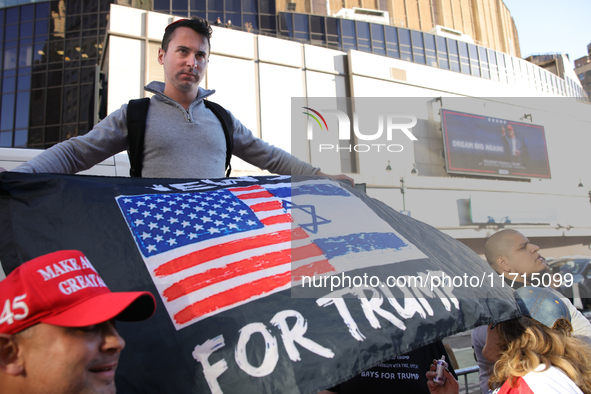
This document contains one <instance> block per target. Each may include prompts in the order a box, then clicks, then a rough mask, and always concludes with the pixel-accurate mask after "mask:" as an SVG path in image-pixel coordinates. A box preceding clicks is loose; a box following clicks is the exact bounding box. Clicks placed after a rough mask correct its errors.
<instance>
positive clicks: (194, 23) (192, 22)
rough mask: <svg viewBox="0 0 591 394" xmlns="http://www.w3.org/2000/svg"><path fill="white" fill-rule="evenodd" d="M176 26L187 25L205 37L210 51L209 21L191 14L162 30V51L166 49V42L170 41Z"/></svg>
mask: <svg viewBox="0 0 591 394" xmlns="http://www.w3.org/2000/svg"><path fill="white" fill-rule="evenodd" d="M178 27H188V28H190V29H193V30H194V31H195V32H196V33H199V34H201V35H202V36H204V37H205V38H207V46H208V47H209V52H210V53H211V43H210V42H209V40H210V39H211V33H212V31H211V26H209V22H207V21H206V20H205V19H203V18H199V17H198V16H193V17H191V18H190V19H180V20H178V21H176V22H173V23H171V24H170V25H168V26H167V27H166V29H165V30H164V36H163V37H162V49H163V50H164V52H166V51H168V44H169V43H170V40H172V34H173V33H174V31H175V30H176V29H177V28H178Z"/></svg>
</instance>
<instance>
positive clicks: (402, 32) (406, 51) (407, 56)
mask: <svg viewBox="0 0 591 394" xmlns="http://www.w3.org/2000/svg"><path fill="white" fill-rule="evenodd" d="M398 37H399V38H400V58H401V59H402V60H407V61H409V62H412V52H411V46H410V30H407V29H398Z"/></svg>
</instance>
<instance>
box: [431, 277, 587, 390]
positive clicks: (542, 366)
mask: <svg viewBox="0 0 591 394" xmlns="http://www.w3.org/2000/svg"><path fill="white" fill-rule="evenodd" d="M515 299H516V301H517V305H518V306H519V309H520V310H521V313H522V315H523V316H522V317H521V318H519V319H515V320H509V321H505V322H502V323H498V324H493V325H491V326H489V329H488V335H487V340H486V345H485V346H484V349H483V351H482V354H483V355H484V356H485V357H486V358H488V359H489V360H491V361H496V363H495V367H494V373H493V375H492V377H491V378H490V380H489V387H491V388H493V387H498V386H499V385H501V384H502V386H501V387H500V388H499V389H496V390H495V391H494V393H495V394H497V393H498V394H532V393H535V394H538V393H556V394H571V393H572V394H580V393H584V394H591V346H589V345H588V344H587V343H586V342H585V341H583V340H582V339H579V338H576V337H573V336H572V335H571V332H572V326H571V323H570V313H569V311H568V308H567V307H566V305H564V303H563V302H562V300H561V295H560V294H559V293H557V292H556V291H555V290H553V289H550V288H537V287H522V288H520V289H519V290H517V291H516V292H515ZM434 369H435V367H434V366H431V371H429V372H427V379H429V381H428V383H427V384H428V386H429V390H430V391H431V393H442V394H457V393H458V392H459V387H458V385H457V383H456V382H454V381H450V382H448V383H450V384H445V385H437V384H435V383H434V382H433V377H434V376H435V372H433V371H434ZM445 376H446V378H447V379H448V380H449V379H450V377H451V375H450V374H448V373H446V374H445ZM452 379H453V378H452Z"/></svg>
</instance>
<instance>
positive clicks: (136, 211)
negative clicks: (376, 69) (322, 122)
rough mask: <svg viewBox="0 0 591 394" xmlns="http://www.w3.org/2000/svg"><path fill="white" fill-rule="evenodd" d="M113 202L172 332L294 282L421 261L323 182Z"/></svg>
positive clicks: (345, 193) (347, 197) (344, 194)
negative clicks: (166, 313) (324, 275)
mask: <svg viewBox="0 0 591 394" xmlns="http://www.w3.org/2000/svg"><path fill="white" fill-rule="evenodd" d="M117 203H118V205H119V207H120V209H121V212H122V213H123V216H124V217H125V219H126V222H127V224H128V226H129V228H130V230H131V232H132V234H133V237H134V239H135V241H136V244H137V246H138V249H139V250H140V252H141V254H142V257H143V259H144V262H145V264H146V266H147V268H148V271H149V272H150V275H151V277H152V279H153V281H154V284H155V285H156V288H157V289H158V292H159V294H160V296H161V297H162V299H163V301H164V304H165V306H166V309H167V311H168V313H169V315H170V317H171V319H172V321H173V323H174V325H175V327H176V328H177V330H178V329H181V328H183V327H185V326H187V325H190V324H193V323H196V322H198V321H200V320H203V319H205V318H207V317H209V316H211V315H214V314H217V313H220V312H222V311H225V310H228V309H232V308H234V307H236V306H239V305H242V304H245V303H248V302H251V301H253V300H255V299H258V298H261V297H266V296H268V295H270V294H273V293H275V292H278V291H282V290H285V289H288V288H289V287H290V285H291V283H292V281H294V282H297V281H298V280H299V279H300V278H301V276H302V275H307V276H312V275H319V274H333V273H339V272H343V271H349V270H352V269H355V268H361V267H369V266H375V265H383V264H391V263H395V262H400V261H405V260H411V259H419V258H425V257H426V256H425V255H424V254H423V253H422V252H421V251H419V250H418V249H417V248H416V247H414V246H413V245H412V244H410V243H409V242H408V241H406V240H405V239H404V238H403V237H402V236H400V235H399V234H397V233H396V232H395V231H394V230H393V229H392V227H391V226H389V225H387V224H386V223H385V222H384V221H383V220H382V219H380V218H379V217H378V216H377V215H376V214H375V213H374V212H373V211H371V209H369V208H368V207H367V206H366V205H365V204H364V203H363V202H361V201H360V200H359V199H358V198H356V197H355V196H353V195H351V194H350V193H349V192H348V191H346V190H345V189H344V188H343V187H341V186H340V185H338V184H337V183H332V182H331V183H328V182H327V181H325V180H324V181H307V182H305V183H297V184H296V183H294V184H291V183H284V184H268V185H253V186H248V187H229V188H225V189H218V190H214V191H202V192H196V193H195V192H193V193H169V194H145V195H133V196H119V197H117ZM352 224H354V227H352ZM366 229H371V231H365V230H366Z"/></svg>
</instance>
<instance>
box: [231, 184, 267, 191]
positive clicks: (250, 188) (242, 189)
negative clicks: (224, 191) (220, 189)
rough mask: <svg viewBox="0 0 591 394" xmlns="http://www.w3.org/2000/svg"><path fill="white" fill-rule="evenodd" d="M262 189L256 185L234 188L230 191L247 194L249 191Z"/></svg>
mask: <svg viewBox="0 0 591 394" xmlns="http://www.w3.org/2000/svg"><path fill="white" fill-rule="evenodd" d="M261 189H262V187H261V186H258V185H254V186H246V187H233V188H231V189H228V190H230V191H231V192H247V191H249V190H261Z"/></svg>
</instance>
